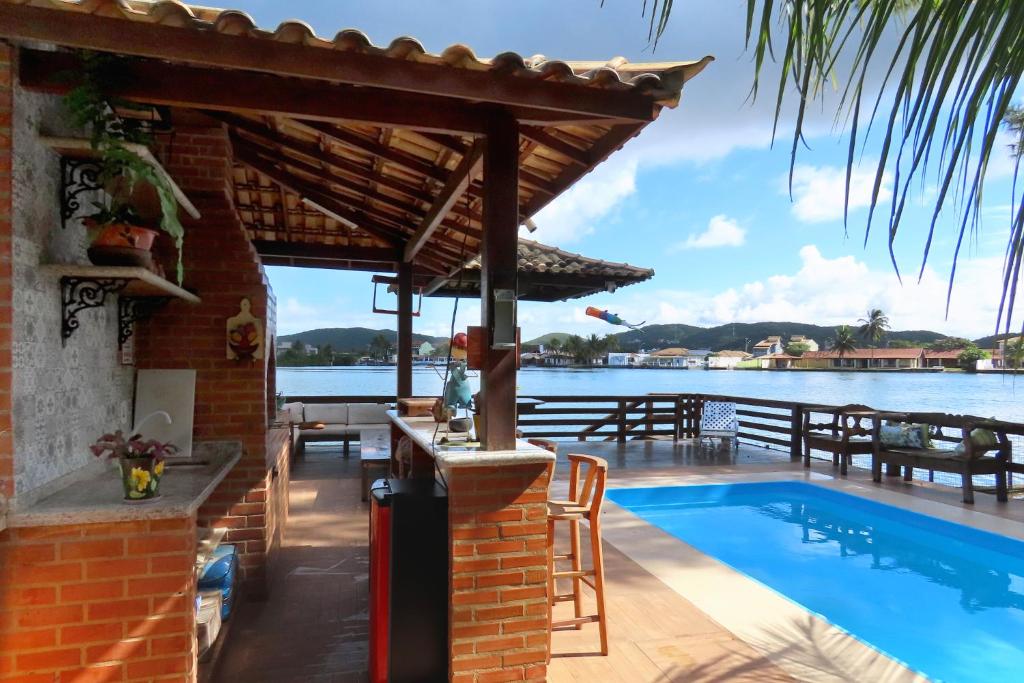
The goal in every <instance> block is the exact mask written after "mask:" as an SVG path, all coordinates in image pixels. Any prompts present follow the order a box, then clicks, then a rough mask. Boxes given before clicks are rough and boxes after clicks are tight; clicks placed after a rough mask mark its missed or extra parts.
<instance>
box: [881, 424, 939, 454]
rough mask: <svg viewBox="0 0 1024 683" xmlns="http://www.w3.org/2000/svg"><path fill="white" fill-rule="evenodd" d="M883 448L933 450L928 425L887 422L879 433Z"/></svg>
mask: <svg viewBox="0 0 1024 683" xmlns="http://www.w3.org/2000/svg"><path fill="white" fill-rule="evenodd" d="M878 438H879V440H880V441H881V442H882V445H883V446H892V447H893V448H931V438H930V436H929V434H928V425H924V424H910V423H909V422H886V423H885V424H883V425H882V426H881V428H880V429H879V431H878Z"/></svg>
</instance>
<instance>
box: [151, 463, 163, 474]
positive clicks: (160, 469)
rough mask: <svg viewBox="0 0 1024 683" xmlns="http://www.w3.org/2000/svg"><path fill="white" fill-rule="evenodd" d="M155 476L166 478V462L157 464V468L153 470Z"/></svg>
mask: <svg viewBox="0 0 1024 683" xmlns="http://www.w3.org/2000/svg"><path fill="white" fill-rule="evenodd" d="M153 474H155V475H156V476H158V477H162V476H164V461H163V460H161V461H160V462H158V463H157V464H156V467H154V468H153Z"/></svg>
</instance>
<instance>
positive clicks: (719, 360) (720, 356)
mask: <svg viewBox="0 0 1024 683" xmlns="http://www.w3.org/2000/svg"><path fill="white" fill-rule="evenodd" d="M749 355H750V354H749V353H746V352H744V351H729V350H726V351H716V352H714V353H712V354H711V355H710V356H708V370H732V369H734V368H735V367H736V366H737V364H739V362H740V361H742V360H743V359H744V358H747V357H748V356H749Z"/></svg>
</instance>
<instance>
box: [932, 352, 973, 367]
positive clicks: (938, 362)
mask: <svg viewBox="0 0 1024 683" xmlns="http://www.w3.org/2000/svg"><path fill="white" fill-rule="evenodd" d="M961 353H963V349H952V350H950V351H925V352H924V364H925V367H928V368H958V367H960V354H961Z"/></svg>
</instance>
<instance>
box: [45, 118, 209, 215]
mask: <svg viewBox="0 0 1024 683" xmlns="http://www.w3.org/2000/svg"><path fill="white" fill-rule="evenodd" d="M39 141H40V142H42V143H43V144H44V145H46V146H47V147H49V148H50V149H52V150H53V151H55V152H56V153H57V154H59V155H61V156H62V157H65V158H67V159H98V158H100V156H101V153H100V152H99V151H98V150H95V149H93V148H92V143H91V142H89V140H86V139H84V138H65V137H56V136H50V135H40V136H39ZM125 147H126V148H128V149H130V150H131V151H133V152H135V153H136V154H138V155H139V156H140V157H142V159H143V160H145V161H146V163H148V164H149V165H150V166H152V167H153V168H154V169H155V170H156V172H157V174H158V175H160V176H161V177H162V178H163V179H164V180H165V181H167V183H168V184H169V185H170V187H171V190H172V191H173V192H174V198H175V199H176V200H177V201H178V206H180V207H181V208H182V209H184V210H185V213H187V214H188V215H189V216H191V217H192V218H195V219H198V218H200V214H199V210H198V209H196V207H195V205H194V204H192V202H191V201H190V200H189V198H188V197H186V196H185V193H184V192H182V190H181V188H180V187H178V184H177V183H176V182H174V179H173V178H172V177H171V174H169V173H168V172H167V169H165V168H164V167H163V165H162V164H161V163H160V162H159V161H157V159H156V157H155V156H153V153H152V152H150V151H149V148H148V147H146V146H145V145H138V144H133V143H126V144H125Z"/></svg>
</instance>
